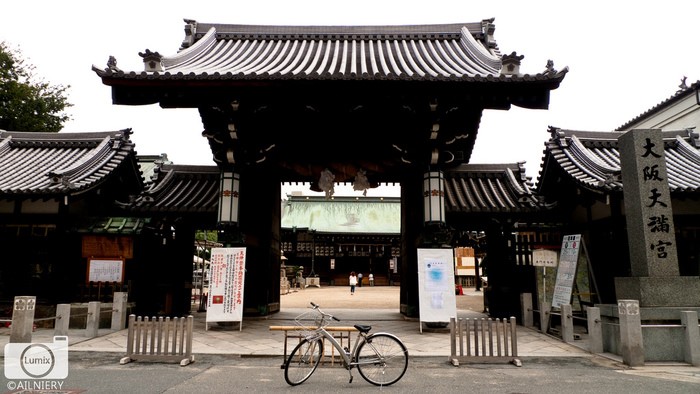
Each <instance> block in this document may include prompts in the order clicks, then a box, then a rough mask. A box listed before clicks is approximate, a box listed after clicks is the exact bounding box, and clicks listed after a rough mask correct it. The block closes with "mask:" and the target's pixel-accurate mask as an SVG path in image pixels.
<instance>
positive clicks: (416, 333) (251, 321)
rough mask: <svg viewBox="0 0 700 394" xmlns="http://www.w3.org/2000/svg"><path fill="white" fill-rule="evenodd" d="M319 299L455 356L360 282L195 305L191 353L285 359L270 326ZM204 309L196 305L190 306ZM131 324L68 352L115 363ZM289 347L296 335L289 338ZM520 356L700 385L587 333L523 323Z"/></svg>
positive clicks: (343, 315) (76, 333)
mask: <svg viewBox="0 0 700 394" xmlns="http://www.w3.org/2000/svg"><path fill="white" fill-rule="evenodd" d="M456 298H457V315H458V317H460V318H461V317H487V316H486V315H485V314H483V298H482V293H481V292H477V291H475V289H464V295H461V296H457V297H456ZM310 301H313V302H315V303H317V304H319V305H320V306H321V307H322V309H323V310H324V311H326V312H329V313H331V314H333V315H334V316H336V317H338V318H339V319H341V322H337V323H335V324H336V325H343V326H347V325H353V324H369V325H371V326H372V332H379V331H385V332H390V333H392V334H395V335H396V336H398V337H399V338H401V340H402V341H403V342H404V343H405V344H406V347H407V348H408V352H409V355H410V357H411V358H413V357H435V356H437V357H444V359H445V362H446V363H447V360H448V357H449V355H450V333H449V332H448V331H445V330H440V332H429V331H427V330H425V329H424V330H423V333H421V332H420V322H419V321H418V320H417V319H407V318H405V317H404V316H403V315H402V314H401V313H400V312H399V288H398V287H362V288H358V289H357V290H356V293H355V295H352V296H351V295H350V291H349V289H348V288H347V287H324V288H322V289H318V288H314V287H310V288H307V289H304V290H298V291H296V292H292V293H290V294H285V295H282V297H281V311H280V312H279V313H276V314H274V315H272V316H268V317H264V318H244V319H243V322H242V326H241V327H240V330H239V326H238V323H235V324H234V325H229V326H222V325H218V324H210V327H209V329H205V321H206V312H202V313H198V312H193V313H192V315H193V317H194V332H193V335H192V336H193V339H192V342H193V343H192V347H193V355H194V356H195V361H196V360H206V359H208V358H211V357H216V356H215V355H224V356H226V355H230V356H234V357H277V356H278V357H279V360H280V363H282V361H283V357H282V356H283V353H284V334H283V333H282V332H279V331H270V329H269V327H270V326H272V325H294V318H295V317H296V316H298V315H299V314H301V313H303V312H305V311H308V308H307V306H308V305H309V302H310ZM197 309H198V308H197V306H196V305H193V307H192V310H193V311H196V310H197ZM52 340H53V330H52V329H39V330H37V331H36V332H35V333H34V335H33V338H32V341H33V342H34V343H48V342H52ZM8 342H9V329H8V328H0V345H1V346H0V352H2V355H3V356H4V347H5V344H6V343H8ZM126 343H127V330H119V331H112V330H107V329H101V330H99V336H98V337H96V338H86V337H85V330H71V332H70V333H69V352H70V353H69V354H70V357H80V354H81V353H83V352H91V353H92V354H91V355H99V357H100V358H103V359H109V358H113V359H114V362H115V364H118V362H119V360H120V359H121V358H122V357H123V356H125V355H126ZM290 346H291V340H290ZM517 346H518V352H517V354H518V358H519V359H520V360H522V361H523V362H524V363H527V362H528V359H531V360H536V359H538V358H540V359H541V358H543V357H545V358H562V359H563V358H571V357H575V358H589V359H591V361H593V362H595V363H598V364H601V365H607V366H609V367H610V368H613V369H618V370H621V371H623V370H624V371H625V372H626V373H631V374H638V375H646V376H653V377H657V378H663V379H669V380H683V381H692V382H698V384H700V368H699V367H693V366H690V365H688V364H684V363H648V364H647V365H645V366H642V367H634V368H632V367H628V366H625V365H624V364H623V363H622V360H621V358H620V357H618V356H615V355H611V354H603V355H596V354H591V353H589V352H588V351H587V343H586V340H585V337H583V339H581V340H579V341H576V343H575V344H567V343H564V342H563V341H561V340H560V339H558V338H554V337H552V336H549V335H545V334H542V333H540V332H539V331H537V330H534V329H529V328H525V327H522V326H518V327H517Z"/></svg>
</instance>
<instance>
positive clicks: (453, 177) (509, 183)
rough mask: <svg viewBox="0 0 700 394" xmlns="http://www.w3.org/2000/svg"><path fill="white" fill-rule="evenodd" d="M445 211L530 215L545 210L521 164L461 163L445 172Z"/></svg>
mask: <svg viewBox="0 0 700 394" xmlns="http://www.w3.org/2000/svg"><path fill="white" fill-rule="evenodd" d="M444 176H445V207H446V210H447V212H533V211H538V210H541V209H544V208H545V206H544V205H542V204H540V203H539V201H538V199H537V197H536V196H535V195H533V193H532V192H531V190H530V189H531V187H532V185H531V182H530V180H529V179H528V178H526V177H525V168H524V166H523V165H522V163H516V164H463V165H461V166H459V167H457V168H455V169H452V170H449V171H445V173H444Z"/></svg>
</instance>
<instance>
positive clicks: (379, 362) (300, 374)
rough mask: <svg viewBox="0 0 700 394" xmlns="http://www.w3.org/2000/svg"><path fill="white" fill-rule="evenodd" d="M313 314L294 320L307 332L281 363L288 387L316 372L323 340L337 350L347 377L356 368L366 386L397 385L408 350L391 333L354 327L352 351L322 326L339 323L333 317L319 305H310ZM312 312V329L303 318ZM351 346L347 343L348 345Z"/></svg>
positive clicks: (299, 382) (403, 369) (403, 371)
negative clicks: (356, 332)
mask: <svg viewBox="0 0 700 394" xmlns="http://www.w3.org/2000/svg"><path fill="white" fill-rule="evenodd" d="M310 308H311V309H312V312H306V313H303V314H301V315H299V316H297V318H296V319H295V321H296V322H297V324H299V325H300V326H301V327H302V328H303V329H305V330H308V333H307V334H306V335H304V337H303V339H302V340H301V342H299V344H298V345H297V346H296V347H295V348H294V350H292V352H291V353H290V354H289V357H288V358H287V360H286V361H285V363H284V379H285V380H286V381H287V383H288V384H290V385H292V386H296V385H299V384H302V383H304V382H305V381H306V380H307V379H309V377H311V375H312V374H313V373H314V371H316V368H317V367H318V365H319V363H320V362H321V358H322V357H323V343H324V341H323V340H324V339H326V340H328V342H329V343H330V344H331V345H332V346H333V347H334V348H336V349H337V350H338V353H339V354H340V357H341V359H342V361H343V366H344V367H345V369H347V370H348V373H349V374H350V382H349V383H352V378H353V375H352V369H353V368H354V367H357V370H358V371H359V372H360V375H361V376H362V377H363V378H364V379H365V380H366V381H367V382H369V383H371V384H374V385H376V386H389V385H391V384H394V383H396V382H398V381H399V380H400V379H401V378H402V377H403V375H404V374H405V373H406V369H407V368H408V350H407V349H406V345H404V344H403V342H401V340H400V339H399V338H398V337H396V336H395V335H393V334H389V333H386V332H378V333H374V334H370V333H369V331H370V330H371V329H372V326H367V325H360V324H355V325H354V327H355V329H357V331H358V333H359V335H358V336H357V339H356V340H355V345H354V346H353V350H352V352H350V349H349V348H348V347H345V348H343V347H342V345H341V344H340V343H339V342H338V340H337V339H335V338H334V337H333V335H331V334H330V333H329V332H328V331H326V329H325V327H327V326H328V324H329V323H330V321H331V320H334V321H340V320H339V319H338V318H336V317H335V316H333V315H331V314H329V313H326V312H323V311H322V310H321V308H320V307H319V305H317V304H314V303H313V302H312V303H311V307H310ZM307 313H312V314H313V315H314V316H313V322H314V327H308V326H307V325H306V322H305V321H304V316H305V315H307ZM349 345H350V343H349V342H348V346H349Z"/></svg>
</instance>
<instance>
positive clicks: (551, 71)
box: [544, 59, 557, 74]
mask: <svg viewBox="0 0 700 394" xmlns="http://www.w3.org/2000/svg"><path fill="white" fill-rule="evenodd" d="M545 68H546V70H545V72H544V73H545V74H556V73H557V69H556V68H554V60H552V59H549V60H547V65H546V66H545Z"/></svg>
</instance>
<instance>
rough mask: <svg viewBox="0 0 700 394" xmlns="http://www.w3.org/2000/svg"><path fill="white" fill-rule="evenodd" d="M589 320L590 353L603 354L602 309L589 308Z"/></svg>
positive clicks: (587, 312)
mask: <svg viewBox="0 0 700 394" xmlns="http://www.w3.org/2000/svg"><path fill="white" fill-rule="evenodd" d="M586 315H587V320H588V351H589V352H591V353H603V322H602V321H601V320H600V308H598V307H595V306H589V307H588V308H586Z"/></svg>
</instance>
